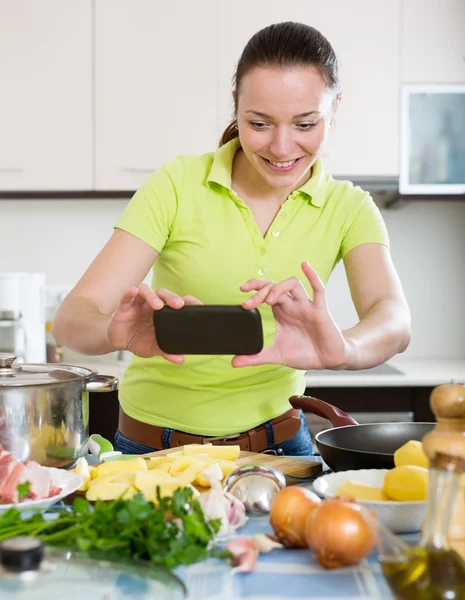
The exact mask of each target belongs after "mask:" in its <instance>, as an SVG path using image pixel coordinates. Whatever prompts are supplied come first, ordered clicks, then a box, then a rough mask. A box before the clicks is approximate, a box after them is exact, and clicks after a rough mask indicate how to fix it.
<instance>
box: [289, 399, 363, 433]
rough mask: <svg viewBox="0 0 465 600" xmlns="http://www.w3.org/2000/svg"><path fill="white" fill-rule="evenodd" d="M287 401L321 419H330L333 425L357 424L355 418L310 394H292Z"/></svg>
mask: <svg viewBox="0 0 465 600" xmlns="http://www.w3.org/2000/svg"><path fill="white" fill-rule="evenodd" d="M289 402H290V403H291V405H292V406H293V407H294V408H301V409H303V410H305V411H306V412H309V413H313V414H314V415H318V416H319V417H323V419H328V420H329V421H331V424H332V426H333V427H342V426H343V425H358V423H357V421H356V420H355V419H352V417H350V416H349V415H348V414H347V413H345V412H344V411H343V410H341V409H340V408H337V407H336V406H333V405H332V404H328V403H327V402H323V400H319V399H318V398H313V397H312V396H292V397H291V398H289Z"/></svg>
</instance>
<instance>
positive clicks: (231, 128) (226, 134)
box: [219, 119, 239, 148]
mask: <svg viewBox="0 0 465 600" xmlns="http://www.w3.org/2000/svg"><path fill="white" fill-rule="evenodd" d="M237 137H239V129H238V128H237V119H234V120H233V121H231V123H230V124H229V125H228V126H227V127H226V129H225V130H224V131H223V135H222V136H221V139H220V146H219V147H220V148H221V146H224V145H225V144H227V143H228V142H230V141H231V140H233V139H235V138H237Z"/></svg>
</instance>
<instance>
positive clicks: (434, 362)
mask: <svg viewBox="0 0 465 600" xmlns="http://www.w3.org/2000/svg"><path fill="white" fill-rule="evenodd" d="M67 363H68V364H76V365H80V366H82V367H87V368H89V369H92V370H95V371H98V372H99V373H103V374H105V375H113V376H115V377H119V378H121V377H122V375H123V373H124V371H125V369H126V367H127V365H128V363H127V362H124V361H119V360H117V359H116V358H115V355H111V356H109V357H105V356H97V357H88V356H83V357H82V360H81V358H74V357H73V360H72V361H70V360H68V361H67ZM452 380H455V381H460V382H465V359H434V358H430V359H423V358H420V359H406V358H403V357H401V356H400V357H396V358H395V359H393V360H391V361H389V362H388V363H386V364H385V365H380V366H379V367H375V368H374V369H366V370H363V371H307V373H306V375H305V382H306V386H307V387H309V388H318V387H325V388H326V387H419V386H424V387H430V386H431V387H432V386H436V385H439V384H441V383H448V382H450V381H452Z"/></svg>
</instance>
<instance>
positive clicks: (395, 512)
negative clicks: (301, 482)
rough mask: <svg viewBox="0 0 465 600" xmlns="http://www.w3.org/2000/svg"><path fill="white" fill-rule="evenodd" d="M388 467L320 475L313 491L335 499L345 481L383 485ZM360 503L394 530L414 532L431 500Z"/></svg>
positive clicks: (419, 525)
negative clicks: (428, 501)
mask: <svg viewBox="0 0 465 600" xmlns="http://www.w3.org/2000/svg"><path fill="white" fill-rule="evenodd" d="M388 471H389V470H388V469H359V470H356V471H337V472H336V473H328V474H326V475H322V476H321V477H318V479H316V480H315V481H314V482H313V483H312V488H313V490H314V491H315V492H316V493H317V494H318V495H319V496H322V497H323V498H333V497H334V496H336V491H337V489H338V488H339V486H340V485H342V484H343V483H344V482H346V481H349V480H352V481H358V482H359V483H367V484H369V485H373V486H375V487H383V484H384V478H385V477H386V473H388ZM357 503H358V504H360V505H361V506H364V507H365V508H367V509H368V510H369V511H371V512H374V513H375V514H376V516H377V518H378V519H379V520H380V521H381V523H383V525H385V526H386V527H389V529H391V530H392V531H393V532H394V533H411V532H416V531H420V529H421V526H422V523H423V521H424V519H425V516H426V509H427V504H428V503H427V502H426V501H421V500H418V501H415V502H408V501H405V502H396V501H395V500H384V501H381V500H357Z"/></svg>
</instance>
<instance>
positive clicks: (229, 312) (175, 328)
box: [153, 304, 263, 355]
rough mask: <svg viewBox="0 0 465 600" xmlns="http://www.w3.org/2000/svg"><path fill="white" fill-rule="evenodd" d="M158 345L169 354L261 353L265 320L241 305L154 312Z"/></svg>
mask: <svg viewBox="0 0 465 600" xmlns="http://www.w3.org/2000/svg"><path fill="white" fill-rule="evenodd" d="M153 324H154V327H155V334H156V336H157V342H158V346H159V347H160V349H161V350H163V352H166V353H167V354H233V355H236V354H258V352H260V351H261V350H262V349H263V327H262V318H261V315H260V313H259V311H258V310H257V309H255V308H254V309H252V310H246V309H245V308H242V306H240V305H228V304H226V305H222V304H200V305H194V306H190V305H187V306H183V307H182V308H179V309H173V308H169V307H168V306H165V307H163V308H162V309H161V310H155V311H154V312H153Z"/></svg>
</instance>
